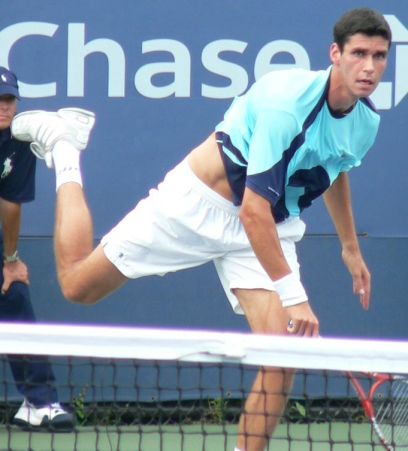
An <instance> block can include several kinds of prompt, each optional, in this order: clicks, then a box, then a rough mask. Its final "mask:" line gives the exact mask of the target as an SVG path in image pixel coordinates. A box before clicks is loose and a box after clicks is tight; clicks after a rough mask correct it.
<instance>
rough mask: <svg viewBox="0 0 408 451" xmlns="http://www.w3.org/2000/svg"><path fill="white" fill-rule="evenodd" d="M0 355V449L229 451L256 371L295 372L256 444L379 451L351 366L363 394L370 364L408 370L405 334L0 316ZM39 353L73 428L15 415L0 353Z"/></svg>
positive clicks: (386, 393)
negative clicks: (343, 334) (24, 422)
mask: <svg viewBox="0 0 408 451" xmlns="http://www.w3.org/2000/svg"><path fill="white" fill-rule="evenodd" d="M0 354H1V360H0V362H1V365H0V368H1V374H2V376H1V380H0V392H1V399H0V450H30V451H37V450H38V451H45V450H56V451H62V450H69V451H73V450H84V451H91V450H109V451H112V450H119V451H127V450H132V451H159V450H160V451H233V450H234V447H235V446H236V441H237V437H238V422H239V418H240V415H241V413H242V412H243V411H244V410H245V409H246V406H245V400H246V399H247V397H248V395H249V393H250V391H251V386H252V383H253V380H254V379H255V377H256V374H257V372H258V370H259V368H262V369H263V371H266V372H267V371H273V372H276V373H278V372H287V371H290V369H294V370H296V376H295V381H294V384H293V387H292V389H291V390H290V394H289V393H283V395H284V396H286V395H289V400H288V403H287V405H286V410H285V412H284V414H283V415H282V417H281V418H280V420H279V424H278V426H277V428H276V430H275V432H274V434H273V436H272V437H271V438H269V440H268V442H267V446H266V449H268V450H279V451H285V450H288V451H289V450H291V451H298V450H299V451H303V450H315V451H324V450H335V451H345V450H357V451H366V450H367V451H368V450H373V449H378V450H380V449H384V447H383V445H381V440H380V439H379V438H378V436H377V435H376V434H375V425H374V426H373V425H372V424H371V423H370V421H369V420H368V418H367V416H366V415H365V413H364V410H363V408H362V405H361V403H360V402H359V400H358V396H357V394H356V391H355V389H354V388H353V384H352V383H350V377H349V375H350V374H351V373H352V374H357V375H358V377H357V379H358V380H359V382H360V384H361V386H362V387H363V388H364V389H366V390H367V391H368V388H369V385H370V384H371V376H370V375H372V374H373V373H383V374H398V375H400V376H401V375H402V376H403V375H405V374H407V373H408V342H396V341H378V340H356V339H353V340H352V339H333V338H319V339H301V338H296V337H271V336H265V335H252V334H247V333H232V332H231V333H230V332H210V331H192V330H163V329H144V328H125V327H100V326H68V325H41V324H35V325H27V324H0ZM44 355H46V356H47V358H48V359H49V360H50V362H51V363H52V366H53V369H54V372H55V373H56V380H57V389H58V393H59V398H60V400H61V402H62V403H63V404H64V406H65V407H66V408H67V409H70V410H71V411H72V412H73V414H74V416H75V418H76V425H75V428H74V431H73V432H70V433H57V432H55V431H52V430H44V431H41V432H38V431H32V430H27V431H22V430H21V429H20V428H18V427H17V426H16V425H14V424H13V416H14V414H15V412H16V410H17V409H18V407H19V405H20V404H21V401H22V399H21V395H20V394H19V393H18V392H17V391H16V388H15V381H14V379H13V377H12V375H11V373H10V369H9V361H8V359H9V358H11V357H12V358H21V359H27V360H28V359H30V358H33V356H36V358H38V356H44ZM282 368H285V370H283V369H282ZM389 385H390V384H389ZM391 385H392V384H391ZM384 387H385V385H384ZM384 387H382V389H381V390H379V391H378V393H377V392H376V393H375V398H378V399H381V400H384V399H390V404H389V406H391V407H388V411H387V410H386V412H385V413H384V412H383V413H382V415H383V417H384V418H385V419H384V420H383V421H384V422H386V423H387V427H388V428H390V429H391V440H394V436H395V437H396V436H397V434H399V435H402V436H404V434H405V433H406V431H405V430H406V429H408V428H406V427H405V424H406V423H407V420H406V418H405V416H408V413H407V414H406V415H405V413H403V414H402V416H403V418H402V419H401V418H400V417H398V418H397V417H396V414H394V410H396V409H394V407H393V401H392V399H391V398H392V396H393V393H392V390H391V389H390V388H387V389H386V388H384ZM261 390H262V391H263V390H265V388H262V389H261ZM287 391H288V390H287ZM271 395H273V396H280V393H279V394H278V393H274V394H271ZM403 396H404V400H405V396H407V399H406V401H407V404H406V408H405V405H404V406H403V409H402V410H403V411H404V412H405V411H408V395H405V394H404V395H403ZM375 401H376V399H374V404H375ZM394 423H395V424H394ZM397 428H398V430H397ZM395 440H397V439H395ZM403 440H406V439H405V438H404V439H403ZM396 443H398V444H397V445H395V444H394V443H393V444H392V445H390V446H389V447H388V448H387V449H396V450H399V449H407V450H408V441H407V442H406V443H405V442H404V443H405V444H404V443H403V444H402V445H401V444H399V443H400V442H396Z"/></svg>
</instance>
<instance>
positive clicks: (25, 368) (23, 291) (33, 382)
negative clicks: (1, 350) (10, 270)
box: [0, 265, 57, 407]
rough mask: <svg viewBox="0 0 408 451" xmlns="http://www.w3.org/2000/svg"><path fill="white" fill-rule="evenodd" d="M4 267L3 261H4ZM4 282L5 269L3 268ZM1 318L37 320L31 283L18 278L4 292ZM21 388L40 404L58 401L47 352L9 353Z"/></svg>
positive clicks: (35, 402) (37, 404)
mask: <svg viewBox="0 0 408 451" xmlns="http://www.w3.org/2000/svg"><path fill="white" fill-rule="evenodd" d="M0 267H1V265H0ZM0 280H1V284H2V283H3V270H2V268H1V270H0ZM0 321H2V322H22V323H34V322H35V315H34V311H33V306H32V304H31V300H30V292H29V290H28V287H27V285H25V284H23V283H21V282H14V283H13V284H12V285H11V286H10V288H9V290H8V291H7V293H6V294H4V295H3V294H0ZM7 357H8V361H9V363H10V367H11V371H12V373H13V377H14V381H15V383H16V386H17V389H18V391H19V392H20V393H21V394H22V395H23V396H25V397H26V398H27V400H28V401H29V402H30V403H32V404H34V405H35V406H36V407H40V406H44V405H46V404H50V403H53V402H57V392H56V389H55V387H54V382H55V377H54V373H53V371H52V368H51V365H50V363H49V362H48V360H47V358H46V357H43V356H32V355H31V356H23V355H8V356H7Z"/></svg>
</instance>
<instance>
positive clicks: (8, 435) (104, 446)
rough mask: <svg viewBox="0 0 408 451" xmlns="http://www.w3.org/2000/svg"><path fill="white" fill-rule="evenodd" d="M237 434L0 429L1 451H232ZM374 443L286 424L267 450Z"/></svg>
mask: <svg viewBox="0 0 408 451" xmlns="http://www.w3.org/2000/svg"><path fill="white" fill-rule="evenodd" d="M141 431H142V433H141ZM236 432H237V428H236V426H225V427H223V426H217V425H189V426H182V427H180V426H177V425H174V426H164V427H162V428H161V430H160V431H159V429H158V427H157V426H143V427H142V428H140V427H138V426H128V427H123V428H122V427H121V428H117V427H103V426H102V427H98V428H95V427H78V428H77V429H76V432H73V433H59V434H49V433H45V432H31V433H30V432H24V431H20V430H19V429H17V428H15V427H14V426H13V427H10V426H8V427H5V426H0V451H5V450H10V451H11V450H12V451H51V450H55V451H74V450H78V451H93V450H98V451H113V450H115V451H233V449H234V446H235V440H236ZM288 437H290V440H289V439H288ZM374 443H378V442H377V441H376V439H375V438H374V437H373V432H372V429H371V427H370V425H369V424H352V425H349V424H346V423H330V424H328V423H320V424H292V423H290V424H282V425H280V426H279V428H278V429H277V430H276V432H275V435H274V438H273V439H272V440H271V441H270V444H269V447H268V450H277V451H305V450H308V451H346V450H347V451H351V450H352V451H370V450H371V451H372V450H378V451H379V450H383V448H382V446H380V445H375V444H374ZM398 449H399V448H398ZM401 449H402V448H401ZM404 449H408V448H405V447H404Z"/></svg>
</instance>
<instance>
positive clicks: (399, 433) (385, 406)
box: [346, 372, 408, 451]
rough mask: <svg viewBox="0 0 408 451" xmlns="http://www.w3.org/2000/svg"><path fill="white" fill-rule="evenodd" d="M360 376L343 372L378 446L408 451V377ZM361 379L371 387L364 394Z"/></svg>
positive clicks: (369, 374)
mask: <svg viewBox="0 0 408 451" xmlns="http://www.w3.org/2000/svg"><path fill="white" fill-rule="evenodd" d="M359 374H360V376H357V375H355V374H353V373H351V372H346V375H347V377H348V379H349V380H350V383H351V385H352V386H353V388H354V390H355V391H356V393H357V395H358V397H359V399H360V402H361V405H362V408H363V410H364V413H365V415H366V416H367V418H368V419H369V420H370V422H371V424H372V426H373V429H374V431H375V433H376V434H377V436H378V438H379V440H380V442H381V444H382V445H383V446H384V448H385V449H387V450H389V451H394V450H400V449H401V450H402V449H406V450H408V377H407V376H398V375H388V374H379V373H359ZM362 378H364V380H365V381H367V382H368V383H369V385H370V387H369V390H367V391H365V390H364V389H363V387H362V385H361V383H360V382H359V379H360V380H361V379H362Z"/></svg>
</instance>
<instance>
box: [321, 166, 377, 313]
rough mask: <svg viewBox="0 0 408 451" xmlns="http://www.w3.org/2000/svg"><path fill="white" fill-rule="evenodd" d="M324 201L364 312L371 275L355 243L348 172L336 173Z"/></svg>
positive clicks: (357, 244) (367, 302)
mask: <svg viewBox="0 0 408 451" xmlns="http://www.w3.org/2000/svg"><path fill="white" fill-rule="evenodd" d="M323 198H324V202H325V204H326V208H327V211H328V212H329V214H330V217H331V219H332V221H333V223H334V226H335V228H336V231H337V234H338V236H339V239H340V243H341V248H342V257H343V261H344V264H345V265H346V267H347V269H348V270H349V272H350V274H351V277H352V279H353V292H354V293H355V294H357V295H359V296H360V302H361V305H362V307H363V308H364V309H366V310H367V309H368V307H369V303H370V292H371V275H370V272H369V270H368V268H367V265H366V264H365V261H364V259H363V256H362V255H361V251H360V246H359V243H358V238H357V233H356V229H355V225H354V218H353V209H352V204H351V193H350V184H349V179H348V175H347V173H345V172H342V173H340V174H339V176H338V177H337V179H336V180H335V181H334V183H333V184H332V185H331V186H330V188H329V189H328V190H327V191H326V192H325V193H324V194H323Z"/></svg>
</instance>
